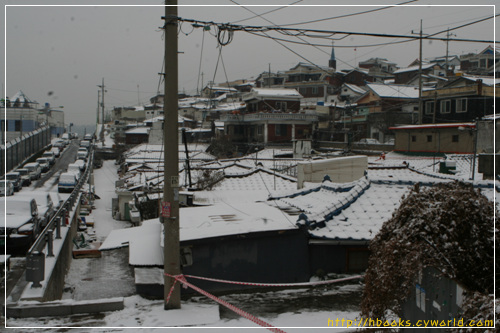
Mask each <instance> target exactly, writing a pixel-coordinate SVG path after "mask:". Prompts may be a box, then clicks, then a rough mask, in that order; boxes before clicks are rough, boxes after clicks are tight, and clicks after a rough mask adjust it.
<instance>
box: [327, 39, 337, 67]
mask: <svg viewBox="0 0 500 333" xmlns="http://www.w3.org/2000/svg"><path fill="white" fill-rule="evenodd" d="M328 67H330V68H334V69H336V68H337V60H335V48H334V47H333V43H332V54H331V55H330V60H328Z"/></svg>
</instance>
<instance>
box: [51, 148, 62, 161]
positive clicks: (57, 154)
mask: <svg viewBox="0 0 500 333" xmlns="http://www.w3.org/2000/svg"><path fill="white" fill-rule="evenodd" d="M50 151H51V152H53V153H54V156H55V157H56V158H57V157H59V156H61V150H60V149H59V148H57V147H53V148H52V149H51V150H50Z"/></svg>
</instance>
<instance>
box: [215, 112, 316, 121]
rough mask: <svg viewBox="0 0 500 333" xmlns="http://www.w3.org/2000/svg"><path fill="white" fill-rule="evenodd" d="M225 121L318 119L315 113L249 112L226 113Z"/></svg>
mask: <svg viewBox="0 0 500 333" xmlns="http://www.w3.org/2000/svg"><path fill="white" fill-rule="evenodd" d="M221 120H222V121H224V122H250V121H265V120H271V121H287V120H288V121H308V122H315V121H318V116H317V115H315V114H306V113H249V114H225V115H221Z"/></svg>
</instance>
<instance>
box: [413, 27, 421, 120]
mask: <svg viewBox="0 0 500 333" xmlns="http://www.w3.org/2000/svg"><path fill="white" fill-rule="evenodd" d="M412 34H414V32H413V31H412ZM422 34H423V33H422V20H420V33H419V35H420V38H419V40H420V50H419V59H418V60H419V61H418V123H419V124H420V125H421V124H422V118H423V116H424V112H423V110H422V107H423V104H422V61H423V59H422Z"/></svg>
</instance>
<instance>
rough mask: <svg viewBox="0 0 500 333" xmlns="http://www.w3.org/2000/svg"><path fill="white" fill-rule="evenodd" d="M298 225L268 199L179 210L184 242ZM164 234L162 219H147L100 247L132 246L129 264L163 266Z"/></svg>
mask: <svg viewBox="0 0 500 333" xmlns="http://www.w3.org/2000/svg"><path fill="white" fill-rule="evenodd" d="M296 228H297V227H296V225H295V223H294V221H293V219H291V218H290V217H288V216H287V215H286V214H283V212H281V211H280V210H279V209H277V208H274V207H271V206H269V205H267V204H265V203H244V204H236V203H234V204H231V205H229V204H226V203H221V204H219V205H217V206H209V207H194V208H183V209H182V213H181V214H180V241H181V242H182V241H189V240H196V239H206V238H212V237H220V236H229V235H239V234H248V233H253V232H265V231H274V230H290V229H296ZM162 235H163V230H162V224H160V222H159V219H153V220H146V221H144V222H143V224H142V225H141V226H140V227H135V228H128V229H118V230H113V231H111V233H110V234H109V236H108V237H107V238H106V240H105V241H104V242H103V243H102V245H101V247H100V250H101V251H102V250H111V249H116V248H120V247H125V246H129V264H130V265H133V266H135V265H140V266H161V265H163V249H162V247H161V244H162V242H163V239H162ZM155 244H156V245H155Z"/></svg>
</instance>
